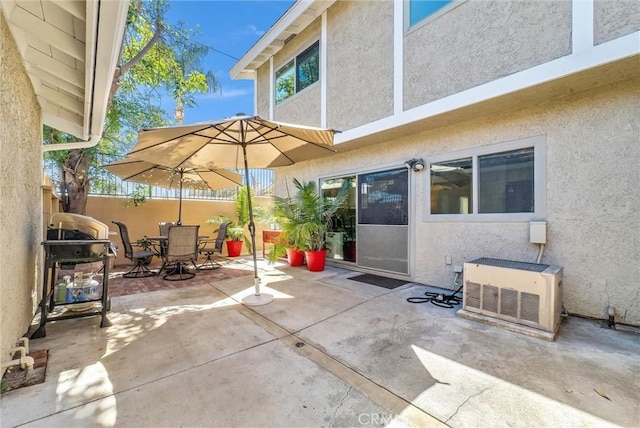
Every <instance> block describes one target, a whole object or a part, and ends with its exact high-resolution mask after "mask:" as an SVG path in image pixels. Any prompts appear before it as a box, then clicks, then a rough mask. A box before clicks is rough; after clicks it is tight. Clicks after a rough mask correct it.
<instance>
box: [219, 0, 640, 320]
mask: <svg viewBox="0 0 640 428" xmlns="http://www.w3.org/2000/svg"><path fill="white" fill-rule="evenodd" d="M425 6H427V7H426V8H425ZM639 30H640V5H639V3H638V2H636V1H626V0H607V1H600V0H560V1H553V0H552V1H543V2H542V1H476V0H452V1H440V2H431V4H430V5H427V4H426V3H425V2H414V1H411V0H408V1H399V0H398V1H391V0H387V1H367V2H353V1H298V2H296V3H295V4H294V5H293V6H292V7H291V8H290V9H289V10H288V11H287V12H286V13H285V14H284V15H283V16H282V17H281V18H280V20H279V21H277V22H276V23H275V24H274V25H273V26H272V27H271V28H270V29H269V31H268V32H267V33H265V34H264V35H263V36H262V38H261V39H260V40H259V41H258V42H257V43H256V44H255V45H254V46H253V47H252V48H251V49H249V50H248V51H247V52H246V53H245V55H244V56H243V57H242V58H241V59H240V60H239V61H238V62H237V63H236V65H235V66H234V67H233V68H232V69H231V76H232V77H233V78H235V79H252V80H253V81H254V85H255V100H254V101H255V112H256V114H258V115H260V116H262V117H265V118H271V119H273V120H278V121H283V122H291V123H300V124H305V125H310V126H320V127H328V128H333V129H336V130H339V131H341V132H340V133H339V134H337V135H336V138H335V143H336V148H337V150H338V153H337V154H336V155H334V156H332V157H329V158H325V159H319V160H314V161H310V162H305V163H302V164H299V165H294V166H291V167H287V168H282V169H279V170H276V177H277V178H276V186H275V188H276V189H279V193H280V194H281V195H282V194H283V192H284V189H286V186H285V183H289V188H291V185H290V183H291V180H292V179H293V178H294V177H295V178H298V179H301V180H313V181H316V182H317V183H318V185H319V186H320V188H321V189H322V192H323V193H324V194H325V195H327V196H331V194H332V191H333V190H332V189H335V188H336V183H338V184H339V183H340V182H341V180H350V181H351V182H352V183H353V197H352V199H351V203H350V206H349V209H348V210H345V212H344V213H342V214H340V215H339V216H337V217H336V218H335V219H334V220H335V222H334V231H335V232H336V233H337V235H336V236H337V238H332V239H336V240H337V242H338V244H336V241H335V240H334V241H333V242H331V244H336V245H334V251H332V253H331V255H330V257H332V258H333V259H334V260H333V262H334V263H337V264H339V265H345V266H349V267H353V268H356V269H360V270H365V271H372V272H380V273H382V274H385V275H389V276H395V277H401V278H410V279H412V280H413V281H416V282H420V283H425V284H430V285H435V286H439V287H445V288H450V289H453V288H455V287H454V286H453V280H454V276H455V273H454V268H455V267H456V266H460V265H462V264H463V263H465V262H468V261H471V260H474V259H477V258H480V257H490V258H498V259H506V260H516V261H526V262H536V261H537V260H540V261H541V262H542V263H546V264H551V265H557V266H562V267H563V273H564V280H563V282H564V285H563V289H564V297H563V304H564V307H565V309H566V310H567V311H568V312H569V313H572V314H578V315H582V316H588V317H596V318H599V319H602V318H606V315H607V311H608V310H610V309H613V310H614V311H615V317H616V320H617V321H618V322H623V323H628V324H633V325H640V287H638V279H639V278H640V137H639V135H640V132H639V131H640V127H639V117H640V85H639V82H640V80H639V79H640V56H639V52H640V32H639ZM532 222H533V223H538V222H543V224H544V226H543V227H544V228H545V229H544V231H543V236H544V238H545V240H546V244H545V245H544V246H542V245H540V244H537V243H532V242H531V241H532V240H531V239H530V238H531V237H530V227H531V223H532ZM534 242H535V241H534ZM347 244H351V245H352V246H351V247H348V246H347Z"/></svg>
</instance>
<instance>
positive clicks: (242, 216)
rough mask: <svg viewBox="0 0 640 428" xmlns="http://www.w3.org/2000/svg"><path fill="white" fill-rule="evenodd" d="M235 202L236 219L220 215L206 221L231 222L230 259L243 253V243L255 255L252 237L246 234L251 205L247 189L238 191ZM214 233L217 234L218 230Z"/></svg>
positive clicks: (229, 236) (243, 188) (211, 222)
mask: <svg viewBox="0 0 640 428" xmlns="http://www.w3.org/2000/svg"><path fill="white" fill-rule="evenodd" d="M235 202H236V218H235V219H232V218H230V217H229V216H226V215H223V214H220V215H217V216H215V217H211V218H209V219H207V220H206V221H205V222H206V223H207V224H222V223H227V222H229V226H228V227H227V234H226V238H227V241H226V243H227V252H228V254H229V257H237V256H239V255H240V254H241V253H242V243H243V242H244V243H245V244H246V246H247V250H248V251H249V254H253V248H252V246H251V237H250V236H249V235H247V234H246V233H245V227H246V226H247V225H248V224H249V204H248V199H247V189H246V188H245V187H242V188H240V189H238V193H237V195H236V199H235ZM256 208H257V207H256ZM214 232H217V229H216V230H215V231H214Z"/></svg>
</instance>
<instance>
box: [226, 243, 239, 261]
mask: <svg viewBox="0 0 640 428" xmlns="http://www.w3.org/2000/svg"><path fill="white" fill-rule="evenodd" d="M227 252H228V253H229V257H238V256H239V255H240V253H242V241H227Z"/></svg>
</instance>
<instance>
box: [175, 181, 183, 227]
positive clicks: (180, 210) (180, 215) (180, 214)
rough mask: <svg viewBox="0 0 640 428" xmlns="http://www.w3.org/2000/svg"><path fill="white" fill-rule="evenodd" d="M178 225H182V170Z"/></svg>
mask: <svg viewBox="0 0 640 428" xmlns="http://www.w3.org/2000/svg"><path fill="white" fill-rule="evenodd" d="M178 201H179V202H178V223H176V224H177V225H178V226H182V172H180V195H179V199H178Z"/></svg>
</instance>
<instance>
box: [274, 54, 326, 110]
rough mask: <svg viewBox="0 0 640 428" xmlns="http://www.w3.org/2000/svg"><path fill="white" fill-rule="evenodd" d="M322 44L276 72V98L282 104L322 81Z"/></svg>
mask: <svg viewBox="0 0 640 428" xmlns="http://www.w3.org/2000/svg"><path fill="white" fill-rule="evenodd" d="M319 70H320V43H319V42H315V43H314V44H313V45H311V46H310V47H309V48H307V49H306V50H305V51H303V52H302V53H301V54H299V55H298V56H296V57H295V58H294V59H292V60H291V61H289V62H288V63H286V64H285V65H283V66H282V67H280V68H279V69H278V70H276V76H275V81H276V84H275V91H276V94H275V96H276V97H275V98H276V104H278V103H281V102H282V101H284V100H286V99H287V98H289V97H290V96H292V95H293V94H295V93H298V92H300V91H302V90H303V89H304V88H306V87H308V86H310V85H311V84H313V83H315V82H317V81H318V80H319V79H320V72H319Z"/></svg>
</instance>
